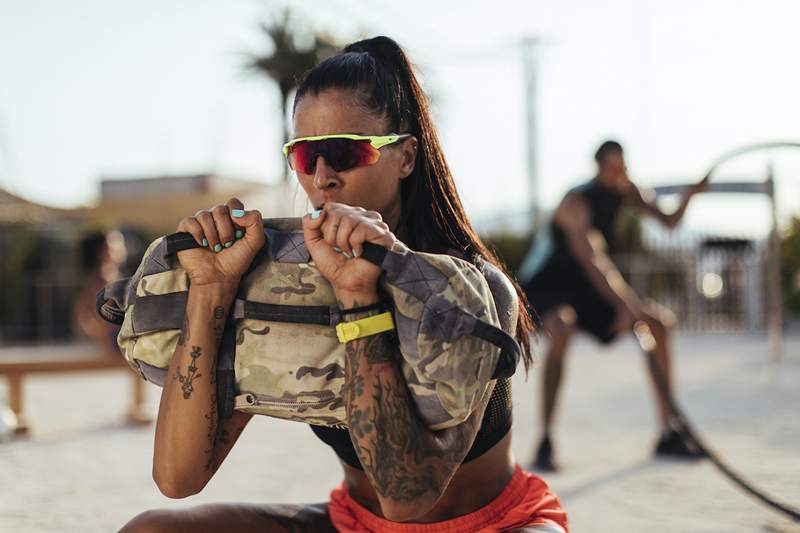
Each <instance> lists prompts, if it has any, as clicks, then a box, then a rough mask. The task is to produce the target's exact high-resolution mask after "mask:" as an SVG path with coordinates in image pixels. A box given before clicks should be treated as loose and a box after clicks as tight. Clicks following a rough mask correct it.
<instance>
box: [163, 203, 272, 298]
mask: <svg viewBox="0 0 800 533" xmlns="http://www.w3.org/2000/svg"><path fill="white" fill-rule="evenodd" d="M177 231H186V232H189V233H191V234H192V236H193V237H194V238H195V240H196V241H197V242H198V244H201V245H202V246H203V248H194V249H191V250H184V251H182V252H178V260H179V261H180V263H181V266H182V267H183V268H184V270H186V272H187V274H188V275H189V280H190V281H191V284H192V285H193V286H202V285H221V286H232V287H235V286H238V284H239V280H240V279H241V277H242V275H243V274H244V273H245V272H246V271H247V269H248V268H249V267H250V263H251V262H252V261H253V258H254V257H255V256H256V254H257V253H258V252H259V250H261V247H262V246H263V245H264V229H263V226H262V222H261V213H259V212H258V211H255V210H254V211H245V210H244V204H242V202H241V201H239V200H238V199H237V198H231V199H230V200H228V201H227V202H226V203H225V205H217V206H216V207H213V208H211V209H209V210H207V211H198V212H197V213H195V215H194V216H193V217H186V218H184V219H183V220H181V222H180V224H178V230H177Z"/></svg>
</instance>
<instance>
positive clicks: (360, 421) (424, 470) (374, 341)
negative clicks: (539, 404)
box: [345, 334, 480, 503]
mask: <svg viewBox="0 0 800 533" xmlns="http://www.w3.org/2000/svg"><path fill="white" fill-rule="evenodd" d="M345 353H346V355H345V357H346V365H345V369H346V372H345V403H346V406H347V422H348V426H349V428H350V436H351V439H352V440H353V444H354V446H355V449H356V452H357V454H358V457H359V459H360V460H361V464H362V465H363V467H364V471H365V472H366V474H367V476H368V477H369V478H370V480H371V482H372V485H373V486H374V487H375V490H376V491H377V492H378V494H380V495H381V496H382V497H384V498H387V499H392V500H396V501H398V502H405V503H408V502H411V501H413V500H415V499H416V498H419V497H420V496H425V495H429V494H430V495H433V496H435V497H438V496H439V495H440V494H441V492H442V491H443V490H444V489H445V488H446V486H447V483H449V480H450V478H451V477H452V475H453V473H454V472H455V470H456V469H457V467H458V465H459V464H460V463H461V461H462V460H463V458H464V456H465V455H466V453H467V451H468V450H469V447H470V446H471V445H472V440H473V439H474V437H475V433H476V432H477V425H478V424H479V423H480V418H478V416H471V417H470V419H469V420H467V421H466V422H464V423H462V424H460V425H458V426H456V427H454V428H450V429H447V430H442V431H438V432H433V431H431V430H430V429H429V428H428V427H427V426H426V425H424V423H423V422H422V421H421V420H420V419H419V416H418V415H417V413H416V409H415V407H414V404H413V400H412V398H411V396H410V393H409V391H408V386H407V385H406V382H405V379H404V378H403V375H402V373H401V371H400V368H399V364H398V361H399V358H400V354H399V348H398V347H397V344H396V341H394V339H393V338H392V337H391V336H390V335H387V334H379V335H373V336H370V337H365V338H363V339H357V340H356V341H352V342H350V343H348V344H347V348H346V351H345Z"/></svg>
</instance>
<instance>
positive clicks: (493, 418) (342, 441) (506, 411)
mask: <svg viewBox="0 0 800 533" xmlns="http://www.w3.org/2000/svg"><path fill="white" fill-rule="evenodd" d="M510 429H511V380H510V379H498V380H497V384H496V385H495V387H494V391H492V396H491V397H490V398H489V404H488V405H487V406H486V412H484V414H483V420H482V422H481V427H480V429H479V430H478V434H477V435H476V436H475V442H473V444H472V448H470V450H469V452H468V453H467V456H466V457H465V458H464V461H463V462H464V463H468V462H470V461H472V460H473V459H477V458H478V457H480V456H481V455H483V454H484V453H486V452H488V451H489V450H490V449H492V448H493V447H494V445H495V444H497V443H498V442H500V440H501V439H502V438H503V437H505V436H506V434H507V433H508V432H509V430H510ZM311 430H312V431H313V432H314V434H315V435H316V436H317V437H318V438H319V439H320V440H321V441H322V442H324V443H325V444H327V445H328V446H330V447H331V448H333V451H334V452H335V453H336V455H337V456H339V459H341V460H342V461H344V462H345V463H347V464H348V465H350V466H352V467H353V468H358V469H359V470H363V469H364V468H363V467H362V466H361V461H359V459H358V455H356V450H355V448H354V447H353V442H352V441H351V440H350V433H349V432H348V430H346V429H338V428H329V427H323V426H311Z"/></svg>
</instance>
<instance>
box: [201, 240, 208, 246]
mask: <svg viewBox="0 0 800 533" xmlns="http://www.w3.org/2000/svg"><path fill="white" fill-rule="evenodd" d="M200 244H202V245H203V248H208V240H206V239H203V242H201V243H200Z"/></svg>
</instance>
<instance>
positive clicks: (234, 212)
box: [231, 209, 244, 218]
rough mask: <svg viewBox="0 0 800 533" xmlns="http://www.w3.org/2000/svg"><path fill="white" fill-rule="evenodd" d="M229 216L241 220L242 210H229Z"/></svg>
mask: <svg viewBox="0 0 800 533" xmlns="http://www.w3.org/2000/svg"><path fill="white" fill-rule="evenodd" d="M231 216H232V217H236V218H242V217H243V216H244V210H243V209H231Z"/></svg>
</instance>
